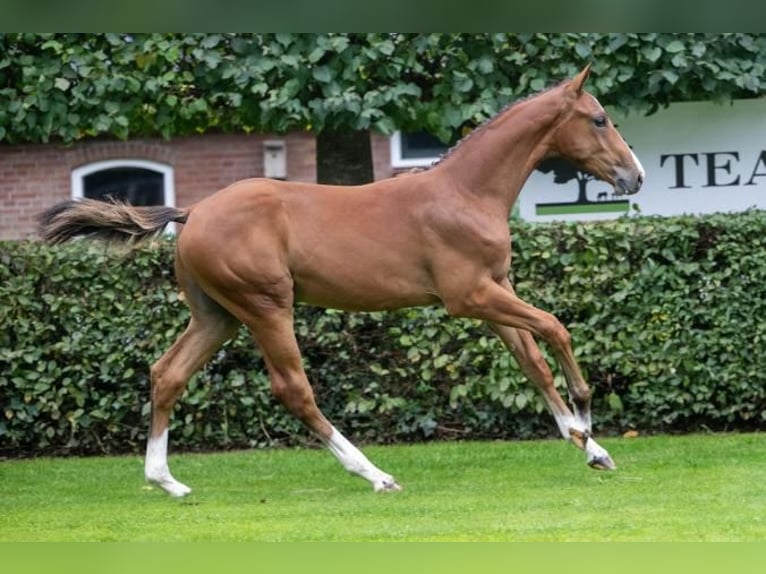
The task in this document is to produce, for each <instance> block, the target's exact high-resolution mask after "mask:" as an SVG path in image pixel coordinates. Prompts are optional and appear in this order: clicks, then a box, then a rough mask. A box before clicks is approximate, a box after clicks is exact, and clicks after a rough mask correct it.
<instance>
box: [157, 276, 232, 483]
mask: <svg viewBox="0 0 766 574" xmlns="http://www.w3.org/2000/svg"><path fill="white" fill-rule="evenodd" d="M184 293H185V295H186V298H187V301H188V302H189V304H190V307H191V309H192V318H191V320H190V321H189V325H188V326H187V328H186V330H185V331H184V332H183V334H182V335H181V336H180V337H178V339H177V340H176V342H175V343H174V344H173V346H172V347H170V349H168V350H167V351H166V352H165V354H164V355H162V357H160V359H159V360H158V361H157V362H156V363H154V365H152V368H151V379H152V392H151V404H152V420H151V428H150V431H149V439H148V442H147V447H146V461H145V474H146V479H147V480H148V481H150V482H152V483H155V484H157V485H158V486H160V487H161V488H162V489H163V490H165V491H166V492H167V493H168V494H170V495H171V496H184V495H186V494H188V493H189V492H191V489H190V488H189V487H188V486H186V485H184V484H182V483H180V482H178V481H177V480H176V479H175V478H173V476H172V475H171V474H170V469H169V467H168V459H167V452H168V422H169V420H170V413H171V411H172V409H173V405H175V403H176V401H177V400H178V397H179V396H180V395H181V393H182V392H183V390H184V388H185V387H186V383H187V382H188V381H189V378H190V377H191V376H192V375H193V374H194V373H195V372H196V371H197V370H198V369H199V368H200V367H202V365H204V364H205V362H207V361H208V359H210V357H211V356H212V355H213V353H215V351H216V350H218V348H219V347H220V346H221V345H222V344H223V343H224V342H226V340H228V339H229V338H231V337H232V336H233V335H234V333H235V332H236V330H237V327H238V326H239V322H238V321H237V320H236V319H235V318H234V317H233V316H232V315H230V314H229V313H228V312H227V311H226V310H224V309H223V308H222V307H220V306H219V305H218V304H217V303H215V302H214V301H213V300H212V299H210V298H208V297H207V295H205V294H204V293H202V291H200V290H199V289H197V288H196V287H194V286H193V285H191V284H187V285H186V286H185V289H184Z"/></svg>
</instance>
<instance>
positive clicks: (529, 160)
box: [437, 93, 562, 214]
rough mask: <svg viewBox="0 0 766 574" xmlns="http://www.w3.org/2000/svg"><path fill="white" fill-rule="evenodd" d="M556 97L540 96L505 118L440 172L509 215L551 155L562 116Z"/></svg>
mask: <svg viewBox="0 0 766 574" xmlns="http://www.w3.org/2000/svg"><path fill="white" fill-rule="evenodd" d="M554 95H555V94H548V93H545V94H541V95H539V96H536V97H535V98H532V99H530V100H526V101H523V102H520V103H518V104H516V105H514V106H513V107H511V108H509V109H508V110H506V111H505V112H502V113H501V114H499V115H498V116H497V117H495V118H494V119H493V120H492V121H490V122H489V123H487V124H486V125H485V126H483V127H481V128H479V129H478V130H477V131H476V132H475V133H474V134H472V135H471V136H470V137H469V138H468V139H466V140H465V141H464V142H462V143H461V144H460V145H459V146H458V147H457V148H456V149H455V150H454V151H453V152H452V153H451V154H450V156H449V157H447V158H446V159H445V161H444V162H443V164H440V165H438V166H437V167H438V168H441V169H443V170H444V171H445V172H449V178H450V180H451V181H452V182H454V183H455V184H457V185H458V186H460V187H462V188H464V189H467V190H469V191H470V193H473V194H475V195H477V196H481V197H485V198H488V199H492V200H496V201H497V202H498V203H500V204H502V206H503V207H504V209H506V210H507V211H508V213H509V214H510V211H511V209H512V208H513V205H514V203H515V202H516V199H517V198H518V195H519V192H520V191H521V188H522V186H523V185H524V182H526V180H527V178H528V177H529V176H530V174H531V173H532V171H533V170H534V169H535V167H536V166H537V164H538V163H539V162H540V161H541V160H542V159H543V157H544V156H545V154H546V153H547V151H548V150H547V146H546V140H547V136H548V135H549V134H550V133H551V131H552V129H553V128H554V127H555V123H556V120H557V118H558V117H559V115H560V112H561V109H562V108H561V104H560V101H559V100H557V99H555V98H554V97H553V96H554Z"/></svg>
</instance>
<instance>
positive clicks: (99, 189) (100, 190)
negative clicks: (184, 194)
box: [72, 159, 176, 207]
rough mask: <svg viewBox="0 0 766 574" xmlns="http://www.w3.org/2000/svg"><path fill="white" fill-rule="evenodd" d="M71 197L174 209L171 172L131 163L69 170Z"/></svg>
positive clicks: (152, 164)
mask: <svg viewBox="0 0 766 574" xmlns="http://www.w3.org/2000/svg"><path fill="white" fill-rule="evenodd" d="M72 197H73V198H74V199H78V198H81V197H87V198H90V199H100V200H105V199H109V198H114V199H119V200H121V201H124V202H126V203H129V204H131V205H168V206H171V207H174V206H175V201H176V198H175V186H174V184H173V168H172V167H170V166H168V165H164V164H161V163H156V162H153V161H144V160H132V159H120V160H108V161H98V162H94V163H89V164H87V165H83V166H80V167H78V168H76V169H73V170H72Z"/></svg>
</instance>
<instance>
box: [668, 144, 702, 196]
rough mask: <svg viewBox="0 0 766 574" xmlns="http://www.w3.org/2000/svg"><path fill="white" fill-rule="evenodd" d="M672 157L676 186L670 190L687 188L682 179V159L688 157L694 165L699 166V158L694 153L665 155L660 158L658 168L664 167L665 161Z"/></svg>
mask: <svg viewBox="0 0 766 574" xmlns="http://www.w3.org/2000/svg"><path fill="white" fill-rule="evenodd" d="M669 157H672V158H673V159H674V160H675V162H674V163H675V168H676V184H675V185H672V186H671V189H680V188H689V187H691V186H690V185H686V180H685V179H684V158H686V157H690V158H692V159H693V160H694V163H695V164H696V165H699V156H698V155H697V154H696V153H665V154H662V155H661V156H660V167H662V166H664V165H665V160H666V159H668V158H669Z"/></svg>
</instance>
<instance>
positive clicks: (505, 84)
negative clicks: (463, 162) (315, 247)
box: [0, 33, 766, 143]
mask: <svg viewBox="0 0 766 574" xmlns="http://www.w3.org/2000/svg"><path fill="white" fill-rule="evenodd" d="M586 62H592V64H593V78H592V83H591V86H590V89H591V90H592V91H593V92H594V93H595V94H596V95H597V96H599V97H600V98H601V99H602V101H603V102H605V103H608V104H613V105H616V106H620V107H623V108H628V109H635V110H638V111H641V112H651V111H654V110H655V109H656V108H657V107H658V106H662V105H666V104H667V103H668V102H671V101H677V100H693V99H716V100H724V99H727V98H732V97H755V96H758V95H760V94H762V93H763V92H764V86H765V85H766V79H765V78H766V76H764V66H765V65H766V35H764V34H752V33H730V34H700V33H680V34H668V33H662V34H655V33H650V34H624V33H614V34H592V33H588V34H585V33H571V34H562V33H553V34H381V33H370V34H289V33H280V34H156V33H155V34H85V35H81V34H32V33H13V34H2V35H0V101H2V105H0V141H5V142H9V143H20V142H48V141H60V142H65V143H69V142H74V141H77V140H80V139H82V138H86V137H97V136H110V137H117V138H127V137H129V136H157V135H160V136H163V137H166V138H167V137H171V136H179V135H188V134H196V133H204V132H209V131H223V132H251V131H273V132H284V131H287V130H311V131H314V132H318V133H320V132H322V131H323V130H340V129H343V130H377V131H381V132H384V133H390V132H392V131H393V130H395V129H404V130H420V129H425V130H428V131H431V132H433V133H435V134H437V135H439V136H440V137H442V138H443V139H444V140H447V139H448V138H449V137H450V135H451V134H452V133H453V132H454V129H455V128H457V127H460V126H464V125H466V124H468V125H471V124H475V123H478V122H481V121H482V120H484V119H486V118H488V117H490V116H492V115H493V114H495V113H496V112H497V111H499V110H500V109H501V108H502V106H504V105H505V104H507V103H508V102H510V101H513V100H515V99H517V98H520V97H523V96H525V95H528V94H530V93H532V92H536V91H539V90H542V89H544V88H545V87H547V86H549V85H551V84H553V83H555V82H557V81H560V80H561V79H563V78H566V77H568V76H570V75H572V74H573V73H575V72H576V71H577V70H579V69H580V68H581V67H582V66H583V65H584V64H585V63H586Z"/></svg>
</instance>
